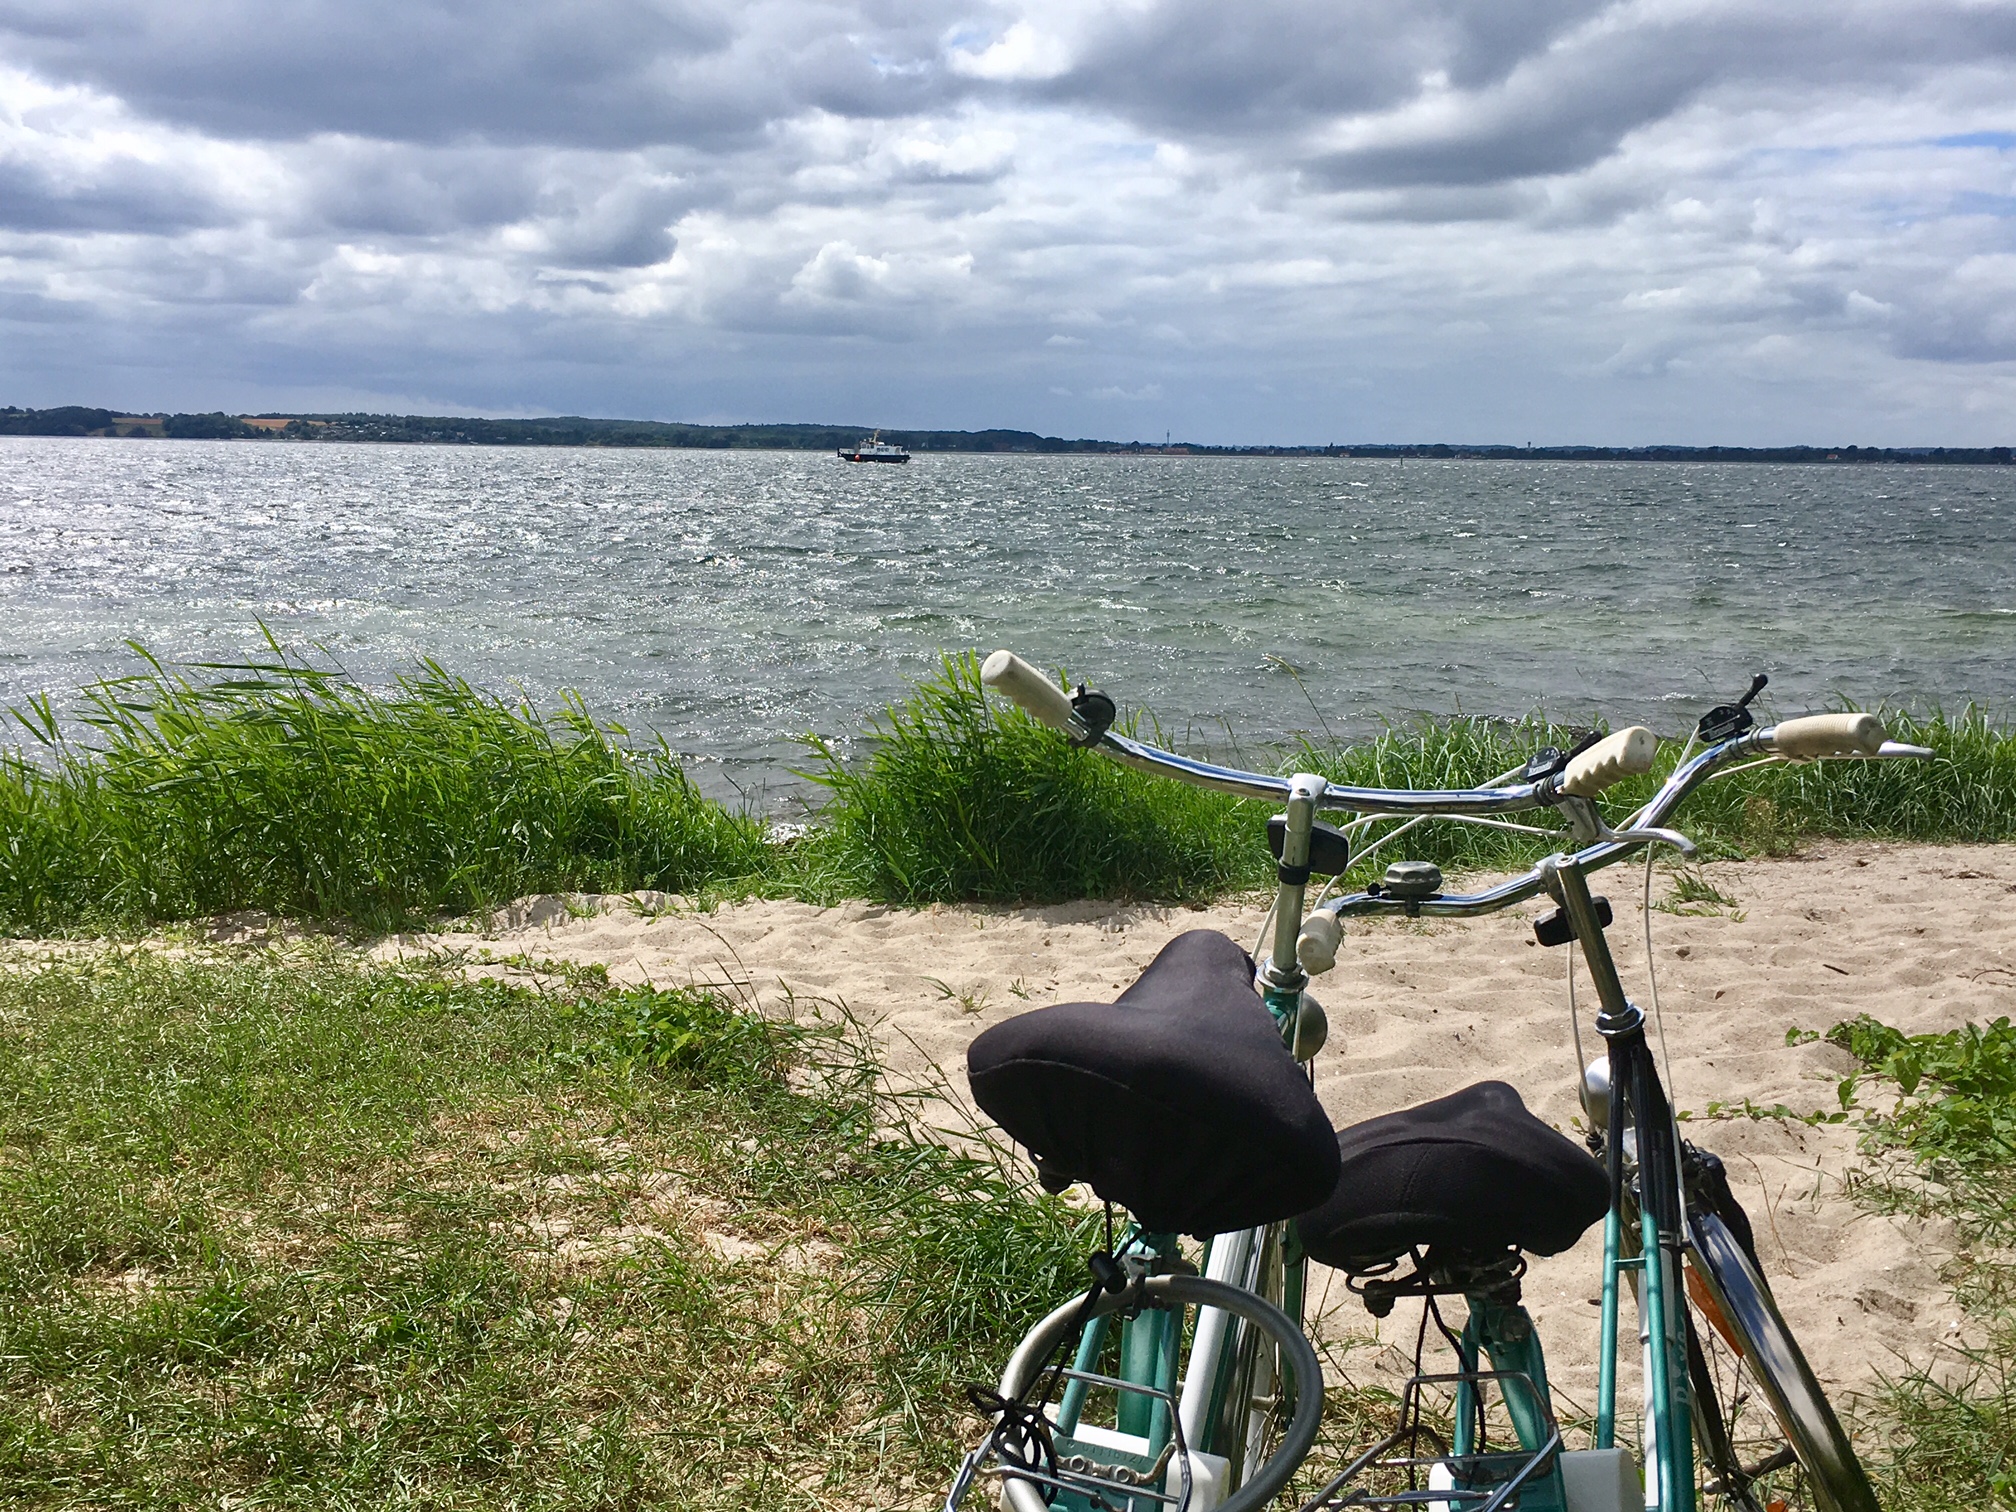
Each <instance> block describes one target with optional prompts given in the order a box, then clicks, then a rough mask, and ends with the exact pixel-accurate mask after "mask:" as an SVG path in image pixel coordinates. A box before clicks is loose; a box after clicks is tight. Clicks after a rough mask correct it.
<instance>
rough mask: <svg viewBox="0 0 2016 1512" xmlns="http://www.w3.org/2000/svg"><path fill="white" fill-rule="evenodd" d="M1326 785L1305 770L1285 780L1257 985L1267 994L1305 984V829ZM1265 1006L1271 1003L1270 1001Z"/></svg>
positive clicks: (1294, 990)
mask: <svg viewBox="0 0 2016 1512" xmlns="http://www.w3.org/2000/svg"><path fill="white" fill-rule="evenodd" d="M1328 786H1329V784H1328V783H1327V782H1325V781H1324V779H1323V778H1321V777H1318V776H1315V775H1313V774H1312V773H1309V772H1297V773H1296V774H1295V775H1294V776H1293V777H1291V778H1289V779H1288V808H1287V814H1286V816H1285V817H1286V820H1287V824H1286V829H1285V832H1284V833H1283V835H1282V837H1281V861H1280V864H1279V865H1277V866H1276V867H1275V869H1274V874H1275V876H1276V878H1277V879H1278V880H1279V882H1280V884H1281V890H1280V892H1279V893H1278V894H1277V895H1276V896H1275V900H1274V943H1273V945H1272V947H1271V948H1270V949H1269V951H1268V956H1267V961H1266V963H1265V964H1264V965H1263V966H1262V967H1261V969H1260V985H1261V987H1262V988H1263V989H1264V990H1267V991H1269V992H1270V993H1279V994H1283V995H1286V994H1290V993H1293V994H1298V995H1299V994H1300V993H1301V991H1302V989H1303V988H1304V987H1306V986H1307V985H1308V984H1309V975H1308V973H1307V972H1305V971H1304V970H1303V969H1302V962H1301V960H1300V958H1298V957H1297V956H1296V954H1295V940H1296V937H1297V936H1299V935H1300V934H1301V933H1302V903H1303V899H1304V897H1305V896H1306V894H1307V892H1308V888H1309V832H1310V830H1311V828H1312V827H1313V826H1314V824H1315V821H1316V805H1317V803H1318V802H1319V801H1320V800H1321V799H1322V797H1323V794H1324V791H1325V789H1326V788H1328ZM1268 1006H1269V1007H1270V1008H1271V1007H1273V1006H1274V1004H1273V1003H1272V1002H1271V1001H1270V1002H1269V1004H1268ZM1290 1027H1291V1028H1292V1026H1290Z"/></svg>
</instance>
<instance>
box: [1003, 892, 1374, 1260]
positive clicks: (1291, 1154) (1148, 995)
mask: <svg viewBox="0 0 2016 1512" xmlns="http://www.w3.org/2000/svg"><path fill="white" fill-rule="evenodd" d="M966 1069H967V1079H968V1082H969V1084H970V1085H971V1086H972V1089H973V1097H974V1100H975V1101H976V1102H978V1103H979V1105H980V1107H981V1108H982V1109H983V1110H984V1111H985V1112H986V1113H987V1114H988V1115H989V1116H990V1117H992V1118H993V1119H994V1121H995V1122H996V1123H998V1124H999V1125H1000V1126H1001V1127H1002V1128H1003V1129H1005V1130H1006V1131H1007V1132H1008V1134H1009V1135H1010V1137H1012V1138H1013V1139H1014V1140H1015V1141H1016V1143H1018V1144H1020V1145H1022V1146H1023V1147H1024V1148H1026V1149H1027V1150H1028V1151H1029V1152H1030V1153H1031V1154H1032V1155H1033V1156H1035V1158H1036V1161H1037V1163H1038V1165H1040V1166H1041V1167H1042V1168H1043V1169H1044V1171H1045V1172H1046V1173H1048V1174H1049V1175H1051V1176H1053V1177H1068V1178H1069V1179H1071V1180H1075V1181H1082V1182H1084V1183H1086V1184H1087V1185H1088V1186H1090V1187H1091V1188H1092V1190H1093V1191H1094V1192H1096V1193H1097V1194H1098V1195H1099V1196H1100V1197H1102V1198H1104V1199H1105V1200H1106V1201H1108V1202H1111V1203H1113V1204H1114V1205H1115V1206H1117V1207H1123V1208H1126V1209H1127V1210H1128V1211H1130V1212H1132V1213H1133V1214H1134V1216H1135V1217H1136V1218H1137V1219H1139V1220H1140V1222H1141V1223H1142V1225H1143V1226H1144V1227H1145V1228H1147V1229H1149V1230H1150V1231H1153V1232H1160V1233H1177V1234H1194V1235H1198V1236H1204V1235H1209V1234H1222V1233H1226V1232H1229V1231H1231V1230H1233V1229H1242V1228H1251V1227H1253V1226H1255V1225H1258V1224H1263V1223H1273V1222H1276V1221H1278V1220H1281V1219H1284V1218H1288V1217H1290V1216H1292V1215H1293V1214H1295V1213H1298V1212H1301V1211H1304V1210H1305V1209H1307V1208H1310V1207H1313V1206H1314V1205H1316V1204H1317V1203H1318V1202H1320V1201H1322V1200H1323V1198H1324V1197H1326V1196H1327V1195H1328V1194H1329V1193H1330V1192H1331V1191H1332V1189H1333V1188H1334V1187H1335V1184H1336V1181H1337V1173H1338V1151H1337V1136H1336V1133H1335V1132H1334V1131H1333V1130H1332V1128H1331V1126H1330V1121H1329V1119H1328V1118H1327V1117H1326V1116H1325V1114H1324V1112H1323V1105H1322V1104H1321V1103H1319V1102H1318V1101H1317V1100H1316V1093H1315V1089H1314V1088H1312V1087H1311V1086H1310V1085H1309V1078H1308V1075H1307V1073H1306V1072H1305V1071H1304V1070H1303V1068H1302V1067H1301V1066H1299V1065H1297V1064H1296V1062H1295V1059H1294V1057H1292V1056H1291V1055H1290V1054H1289V1053H1288V1050H1287V1047H1286V1046H1284V1045H1283V1044H1282V1042H1281V1035H1280V1032H1279V1031H1278V1030H1277V1029H1276V1027H1275V1024H1274V1019H1273V1016H1272V1015H1271V1014H1269V1013H1268V1012H1267V1009H1266V1006H1265V1005H1264V1004H1263V1003H1262V1002H1261V1001H1260V996H1259V994H1258V993H1257V992H1255V991H1254V989H1253V961H1252V958H1251V957H1250V956H1248V955H1247V954H1246V952H1245V951H1244V950H1242V949H1240V948H1239V946H1238V945H1237V944H1236V943H1235V942H1234V941H1232V940H1230V939H1228V938H1227V937H1226V936H1224V935H1222V934H1219V933H1217V932H1216V931H1214V930H1204V929H1198V930H1191V931H1190V932H1189V933H1187V934H1181V935H1178V936H1177V937H1176V938H1175V939H1173V940H1171V941H1170V942H1169V943H1168V944H1167V945H1166V946H1164V947H1163V949H1162V952H1161V954H1159V955H1157V956H1156V957H1155V959H1154V960H1153V961H1151V962H1149V964H1148V967H1147V969H1146V970H1145V971H1143V972H1142V973H1141V976H1140V978H1139V980H1137V981H1136V982H1135V983H1134V985H1133V986H1131V987H1129V988H1128V989H1127V990H1126V991H1125V992H1123V993H1122V994H1121V995H1120V998H1119V1000H1118V1001H1117V1002H1112V1003H1059V1004H1057V1005H1056V1006H1055V1007H1051V1008H1039V1009H1036V1010H1035V1011H1034V1012H1031V1013H1024V1014H1020V1015H1018V1016H1017V1017H1015V1018H1012V1019H1009V1020H1007V1021H1006V1022H1004V1023H1000V1024H996V1025H995V1026H994V1027H993V1028H992V1029H989V1030H988V1031H987V1032H986V1033H984V1034H982V1035H981V1036H980V1037H979V1038H978V1039H976V1040H974V1041H973V1044H972V1045H971V1047H970V1048H969V1049H968V1050H967V1053H966Z"/></svg>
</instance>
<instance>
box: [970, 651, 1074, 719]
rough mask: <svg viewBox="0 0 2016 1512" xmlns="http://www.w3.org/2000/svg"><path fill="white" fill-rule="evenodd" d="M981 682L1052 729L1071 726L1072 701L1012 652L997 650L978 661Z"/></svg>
mask: <svg viewBox="0 0 2016 1512" xmlns="http://www.w3.org/2000/svg"><path fill="white" fill-rule="evenodd" d="M980 681H981V682H982V683H984V684H985V685H986V686H987V687H990V688H992V689H993V690H994V691H995V692H996V693H999V694H1001V695H1002V696H1003V697H1004V698H1006V699H1008V700H1009V701H1010V702H1011V703H1013V704H1014V705H1015V706H1016V707H1018V708H1020V709H1021V710H1023V711H1024V712H1025V713H1027V714H1029V715H1030V716H1031V717H1032V718H1035V719H1040V720H1041V721H1043V723H1044V724H1047V725H1049V726H1051V727H1052V728H1054V729H1059V730H1067V731H1068V730H1069V729H1070V728H1071V700H1070V699H1068V698H1066V697H1065V696H1064V690H1063V689H1062V688H1059V687H1058V686H1057V684H1055V683H1054V682H1052V681H1050V679H1049V678H1047V677H1045V676H1044V675H1043V674H1042V673H1041V672H1039V671H1037V670H1036V669H1035V668H1034V667H1032V666H1030V665H1029V663H1027V662H1026V661H1024V660H1022V658H1021V657H1019V656H1017V655H1016V654H1015V653H1014V652H1013V651H996V652H995V653H994V654H993V655H992V656H990V657H988V658H987V660H986V661H984V662H982V663H981V664H980Z"/></svg>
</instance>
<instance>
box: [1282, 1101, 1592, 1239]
mask: <svg viewBox="0 0 2016 1512" xmlns="http://www.w3.org/2000/svg"><path fill="white" fill-rule="evenodd" d="M1337 1153H1338V1164H1339V1172H1338V1177H1337V1185H1336V1188H1335V1189H1334V1190H1333V1191H1332V1192H1331V1194H1330V1197H1329V1200H1328V1201H1326V1202H1324V1203H1323V1205H1322V1206H1321V1207H1318V1208H1316V1209H1315V1210H1314V1211H1312V1212H1307V1213H1304V1214H1302V1216H1301V1217H1299V1218H1297V1219H1296V1220H1295V1226H1296V1228H1297V1229H1299V1230H1300V1231H1301V1235H1302V1244H1303V1247H1304V1248H1305V1249H1307V1250H1308V1252H1309V1254H1310V1256H1311V1258H1313V1259H1316V1260H1320V1261H1321V1262H1322V1263H1323V1264H1325V1265H1330V1266H1335V1267H1337V1268H1338V1269H1340V1270H1346V1271H1355V1270H1363V1269H1367V1268H1369V1267H1372V1266H1375V1265H1380V1264H1383V1263H1384V1262H1386V1261H1388V1260H1392V1259H1395V1258H1397V1257H1398V1256H1401V1255H1404V1254H1406V1253H1407V1252H1408V1251H1409V1250H1412V1249H1416V1248H1420V1249H1424V1250H1425V1249H1428V1248H1430V1247H1434V1248H1436V1249H1440V1250H1443V1251H1444V1252H1455V1253H1470V1254H1479V1255H1488V1254H1492V1253H1496V1252H1499V1251H1502V1250H1504V1249H1506V1248H1507V1247H1508V1246H1510V1247H1516V1248H1518V1249H1522V1250H1527V1251H1529V1252H1531V1253H1532V1254H1536V1255H1554V1254H1559V1253H1560V1252H1561V1251H1562V1250H1565V1249H1567V1248H1569V1247H1570V1246H1571V1245H1573V1244H1574V1243H1575V1241H1576V1240H1577V1239H1579V1238H1581V1237H1582V1234H1583V1231H1584V1230H1585V1229H1587V1228H1588V1227H1589V1225H1591V1224H1592V1223H1594V1222H1596V1220H1597V1219H1599V1218H1601V1217H1602V1216H1603V1214H1604V1211H1605V1210H1606V1209H1607V1208H1608V1207H1609V1206H1610V1183H1609V1179H1608V1177H1607V1176H1606V1175H1605V1174H1604V1170H1603V1167H1602V1165H1601V1164H1600V1163H1599V1162H1598V1161H1597V1160H1596V1159H1595V1158H1594V1157H1592V1156H1591V1155H1590V1154H1589V1152H1588V1151H1587V1150H1585V1149H1583V1148H1582V1147H1581V1146H1580V1145H1578V1144H1576V1143H1575V1141H1574V1140H1572V1139H1569V1138H1568V1137H1567V1136H1566V1135H1563V1134H1560V1133H1557V1132H1556V1131H1555V1130H1553V1129H1551V1128H1549V1127H1548V1126H1547V1125H1546V1124H1544V1123H1542V1122H1541V1121H1540V1120H1539V1119H1537V1118H1535V1117H1534V1116H1533V1115H1532V1114H1531V1113H1529V1112H1527V1111H1526V1104H1525V1103H1523V1102H1521V1101H1520V1100H1519V1094H1518V1093H1517V1092H1515V1091H1513V1090H1512V1088H1510V1087H1508V1086H1507V1085H1505V1083H1504V1082H1498V1081H1487V1082H1479V1083H1477V1085H1476V1086H1474V1087H1465V1088H1464V1089H1463V1090H1462V1091H1461V1092H1452V1093H1450V1094H1449V1096H1447V1097H1438V1098H1436V1099H1435V1101H1433V1102H1426V1103H1422V1104H1421V1105H1420V1106H1419V1107H1418V1108H1406V1109H1403V1110H1402V1111H1401V1112H1398V1113H1388V1114H1386V1115H1384V1116H1383V1117H1380V1118H1368V1119H1366V1120H1365V1122H1363V1123H1358V1124H1353V1125H1351V1127H1349V1128H1348V1129H1340V1130H1338V1132H1337Z"/></svg>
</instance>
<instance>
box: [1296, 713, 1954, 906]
mask: <svg viewBox="0 0 2016 1512" xmlns="http://www.w3.org/2000/svg"><path fill="white" fill-rule="evenodd" d="M1776 754H1777V753H1776V751H1775V750H1774V749H1773V748H1772V745H1771V730H1770V729H1768V728H1767V729H1761V730H1749V731H1746V732H1745V733H1744V734H1742V735H1739V736H1737V737H1736V738H1734V739H1733V740H1725V741H1723V742H1722V743H1721V744H1720V745H1716V746H1711V747H1709V748H1708V749H1707V750H1705V751H1703V752H1701V754H1700V755H1698V756H1695V757H1694V758H1693V759H1692V760H1690V761H1688V762H1687V763H1686V764H1685V765H1684V766H1682V767H1680V768H1678V769H1677V770H1676V771H1675V772H1674V773H1673V775H1672V776H1670V777H1668V778H1667V779H1666V780H1665V782H1663V783H1662V784H1660V787H1659V791H1658V792H1656V793H1654V794H1653V795H1652V798H1651V800H1650V801H1649V802H1647V803H1646V804H1645V806H1644V807H1643V808H1641V809H1639V810H1638V811H1637V812H1636V813H1635V814H1633V815H1632V816H1631V817H1630V818H1629V819H1628V820H1626V821H1625V824H1624V827H1623V828H1622V829H1618V830H1611V829H1609V828H1608V827H1607V826H1606V827H1605V829H1604V832H1603V833H1602V834H1601V835H1600V836H1599V838H1598V839H1597V841H1596V843H1595V844H1593V845H1588V846H1584V847H1583V848H1582V849H1580V850H1578V851H1576V852H1575V853H1574V854H1573V855H1572V856H1570V857H1568V858H1566V859H1567V861H1568V862H1569V864H1572V865H1573V866H1575V867H1576V868H1578V869H1579V870H1581V871H1584V872H1592V871H1600V870H1602V869H1603V868H1604V867H1606V866H1614V865H1615V864H1616V863H1617V862H1619V861H1622V860H1623V859H1624V858H1625V857H1626V856H1628V855H1630V854H1632V853H1633V852H1634V851H1637V850H1639V849H1642V848H1643V847H1644V846H1647V845H1651V844H1667V845H1673V846H1675V847H1676V848H1677V849H1679V850H1681V851H1682V852H1683V853H1691V852H1692V850H1693V849H1694V846H1693V843H1692V842H1691V841H1689V840H1688V839H1687V838H1686V837H1685V836H1684V835H1682V834H1680V833H1679V832H1678V831H1676V830H1670V829H1666V828H1663V823H1664V821H1665V820H1666V819H1667V818H1668V817H1669V816H1670V815H1671V814H1672V813H1673V811H1674V810H1675V809H1677V808H1678V807H1679V806H1680V805H1681V803H1683V802H1684V801H1685V800H1686V799H1687V798H1688V797H1689V796H1690V795H1691V794H1692V793H1693V792H1694V790H1695V789H1696V788H1698V787H1700V786H1701V784H1702V783H1704V782H1707V781H1709V780H1710V779H1711V778H1713V777H1715V776H1716V775H1717V773H1718V771H1719V770H1720V769H1722V768H1724V767H1727V766H1729V765H1731V764H1732V763H1734V762H1738V761H1741V760H1743V758H1745V757H1753V756H1758V755H1764V756H1774V755H1776ZM1936 754H1937V753H1936V752H1933V751H1931V750H1928V749H1927V748H1926V747H1924V746H1914V745H1903V744H1901V743H1899V742H1898V741H1894V740H1886V741H1884V742H1883V743H1882V745H1881V746H1879V747H1878V748H1877V749H1876V750H1874V751H1870V752H1867V753H1865V754H1863V755H1862V756H1861V757H1859V758H1852V757H1851V758H1845V759H1850V760H1854V759H1860V760H1865V761H1875V760H1884V759H1891V758H1897V757H1908V758H1914V759H1917V760H1921V761H1922V760H1927V759H1930V758H1931V757H1932V756H1934V755H1936ZM1545 873H1546V867H1545V864H1544V863H1543V864H1542V865H1540V866H1536V867H1534V868H1533V870H1531V871H1530V872H1527V873H1526V874H1525V875H1524V876H1520V877H1514V878H1512V879H1511V880H1510V881H1507V882H1501V883H1499V884H1498V885H1497V886H1496V887H1490V888H1486V889H1485V890H1484V891H1483V892H1477V893H1445V894H1443V895H1441V896H1438V897H1432V898H1395V897H1389V896H1386V895H1384V894H1378V893H1350V894H1347V895H1346V896H1344V897H1342V898H1337V899H1334V900H1333V901H1331V902H1329V903H1326V904H1324V905H1323V909H1322V911H1323V912H1326V913H1332V914H1335V915H1337V916H1338V917H1339V918H1353V919H1356V918H1370V917H1376V916H1379V915H1385V914H1405V915H1408V916H1410V917H1412V916H1415V915H1426V916H1428V917H1430V918H1454V919H1467V918H1475V917H1477V916H1479V915H1482V914H1488V913H1497V912H1499V911H1500V910H1501V909H1506V908H1511V907H1512V906H1514V905H1515V904H1519V903H1524V902H1525V901H1526V900H1527V899H1528V898H1532V897H1535V896H1537V895H1538V894H1539V893H1541V892H1543V891H1545V890H1546V885H1547V884H1546V875H1545Z"/></svg>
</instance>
